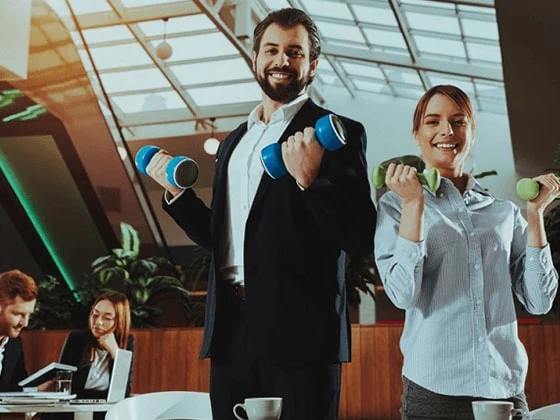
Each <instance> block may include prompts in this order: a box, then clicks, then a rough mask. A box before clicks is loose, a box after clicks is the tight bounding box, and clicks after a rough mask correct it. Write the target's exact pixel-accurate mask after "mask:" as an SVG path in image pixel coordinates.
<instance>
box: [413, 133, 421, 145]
mask: <svg viewBox="0 0 560 420" xmlns="http://www.w3.org/2000/svg"><path fill="white" fill-rule="evenodd" d="M416 134H417V133H416V132H412V141H413V142H414V144H415V145H416V146H418V147H420V143H419V142H418V138H417V136H416Z"/></svg>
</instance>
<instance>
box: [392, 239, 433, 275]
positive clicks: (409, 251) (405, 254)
mask: <svg viewBox="0 0 560 420" xmlns="http://www.w3.org/2000/svg"><path fill="white" fill-rule="evenodd" d="M425 255H426V243H425V241H421V242H412V241H409V240H408V239H405V238H403V237H402V236H399V237H397V243H396V246H395V257H396V258H397V260H398V261H400V262H401V263H402V264H405V265H409V266H411V267H416V266H417V265H418V264H419V263H420V262H421V261H422V260H423V259H424V256H425Z"/></svg>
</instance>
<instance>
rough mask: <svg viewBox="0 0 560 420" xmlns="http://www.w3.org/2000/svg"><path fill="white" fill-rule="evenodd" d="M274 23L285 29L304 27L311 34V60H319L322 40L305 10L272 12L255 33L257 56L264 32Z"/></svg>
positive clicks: (254, 47) (257, 27)
mask: <svg viewBox="0 0 560 420" xmlns="http://www.w3.org/2000/svg"><path fill="white" fill-rule="evenodd" d="M273 23H276V24H277V25H280V26H281V27H283V28H293V27H294V26H297V25H303V26H304V27H305V29H306V30H307V33H308V34H309V50H310V54H309V56H310V59H311V61H313V60H316V59H317V58H319V54H321V38H320V37H319V31H318V30H317V26H316V25H315V23H314V22H313V21H312V20H311V18H310V17H309V16H308V15H307V14H306V13H305V12H304V11H303V10H299V9H292V8H287V9H280V10H275V11H273V12H270V13H269V14H268V16H267V17H265V18H264V19H263V20H262V21H261V22H260V23H259V24H258V25H257V26H256V28H255V31H254V32H253V51H254V52H255V54H258V53H259V49H260V47H261V39H262V36H263V34H264V31H266V28H268V27H269V26H270V25H272V24H273Z"/></svg>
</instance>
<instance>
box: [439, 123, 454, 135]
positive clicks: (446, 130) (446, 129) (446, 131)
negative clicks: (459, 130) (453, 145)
mask: <svg viewBox="0 0 560 420" xmlns="http://www.w3.org/2000/svg"><path fill="white" fill-rule="evenodd" d="M441 135H442V136H443V137H446V136H452V135H453V127H452V126H451V124H450V123H445V124H443V126H442V130H441Z"/></svg>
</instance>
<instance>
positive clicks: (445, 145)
mask: <svg viewBox="0 0 560 420" xmlns="http://www.w3.org/2000/svg"><path fill="white" fill-rule="evenodd" d="M436 147H437V148H438V149H455V148H456V147H457V145H456V144H455V143H439V144H436Z"/></svg>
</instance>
